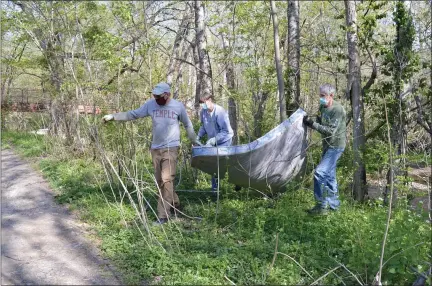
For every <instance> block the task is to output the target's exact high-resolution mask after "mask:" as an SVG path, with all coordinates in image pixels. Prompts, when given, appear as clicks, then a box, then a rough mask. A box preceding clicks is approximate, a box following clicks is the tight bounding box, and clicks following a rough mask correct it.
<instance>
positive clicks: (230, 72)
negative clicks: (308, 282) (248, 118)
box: [222, 36, 238, 145]
mask: <svg viewBox="0 0 432 286" xmlns="http://www.w3.org/2000/svg"><path fill="white" fill-rule="evenodd" d="M222 42H223V48H224V50H225V55H226V60H227V63H226V80H227V86H228V90H229V91H230V95H229V98H228V116H229V120H230V124H231V128H232V130H233V132H234V136H233V142H232V144H233V145H237V143H238V131H237V130H238V123H237V104H236V102H235V99H234V98H233V96H232V93H233V92H235V91H236V86H235V74H234V63H233V60H232V56H231V47H230V44H229V41H228V39H227V38H226V37H223V36H222Z"/></svg>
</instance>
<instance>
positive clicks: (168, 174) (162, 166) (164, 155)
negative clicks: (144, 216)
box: [150, 147, 180, 218]
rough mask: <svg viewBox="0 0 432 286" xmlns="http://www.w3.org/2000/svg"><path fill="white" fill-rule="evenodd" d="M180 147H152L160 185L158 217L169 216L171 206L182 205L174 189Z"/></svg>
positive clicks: (157, 179) (154, 165)
mask: <svg viewBox="0 0 432 286" xmlns="http://www.w3.org/2000/svg"><path fill="white" fill-rule="evenodd" d="M178 150H179V147H172V148H162V149H151V150H150V152H151V155H152V159H153V167H154V170H155V177H156V181H157V183H158V187H159V199H158V205H157V212H158V218H168V217H169V216H170V215H171V207H172V206H178V205H180V201H179V197H178V196H177V194H176V192H175V190H174V178H175V174H176V165H177V157H178Z"/></svg>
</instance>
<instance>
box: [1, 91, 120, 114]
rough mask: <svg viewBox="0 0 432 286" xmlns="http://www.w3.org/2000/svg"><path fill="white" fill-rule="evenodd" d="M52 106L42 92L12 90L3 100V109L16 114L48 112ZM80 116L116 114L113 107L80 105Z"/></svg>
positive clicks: (78, 107)
mask: <svg viewBox="0 0 432 286" xmlns="http://www.w3.org/2000/svg"><path fill="white" fill-rule="evenodd" d="M50 106H51V99H50V98H49V97H48V96H47V95H45V94H44V93H43V91H42V90H29V89H10V90H9V95H8V96H7V97H6V98H2V99H1V109H2V110H8V111H15V112H47V111H48V110H49V109H50ZM76 107H77V109H78V112H79V113H80V114H101V113H102V111H105V112H106V113H115V112H117V111H116V108H115V107H114V106H113V105H110V106H107V107H106V108H101V107H99V106H94V105H91V104H85V103H84V104H78V106H76Z"/></svg>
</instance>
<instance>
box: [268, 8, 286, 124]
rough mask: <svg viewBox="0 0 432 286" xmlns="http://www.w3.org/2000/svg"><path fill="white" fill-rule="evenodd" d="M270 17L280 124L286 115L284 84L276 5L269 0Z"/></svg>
mask: <svg viewBox="0 0 432 286" xmlns="http://www.w3.org/2000/svg"><path fill="white" fill-rule="evenodd" d="M270 6H271V16H272V20H273V40H274V49H275V64H276V73H277V81H278V93H279V116H280V122H282V121H284V120H285V119H286V118H287V116H286V115H287V114H286V103H285V84H284V79H283V73H282V66H281V63H280V49H279V23H278V18H277V9H276V3H275V1H274V0H270Z"/></svg>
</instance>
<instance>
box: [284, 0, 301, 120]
mask: <svg viewBox="0 0 432 286" xmlns="http://www.w3.org/2000/svg"><path fill="white" fill-rule="evenodd" d="M299 13H300V8H299V1H298V0H288V45H287V46H288V49H287V50H288V68H287V73H288V96H287V98H286V102H287V112H289V113H292V112H294V111H295V110H296V109H297V108H299V107H300V105H301V100H300V26H299ZM291 100H292V101H293V102H292V104H291ZM287 115H288V114H287Z"/></svg>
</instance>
